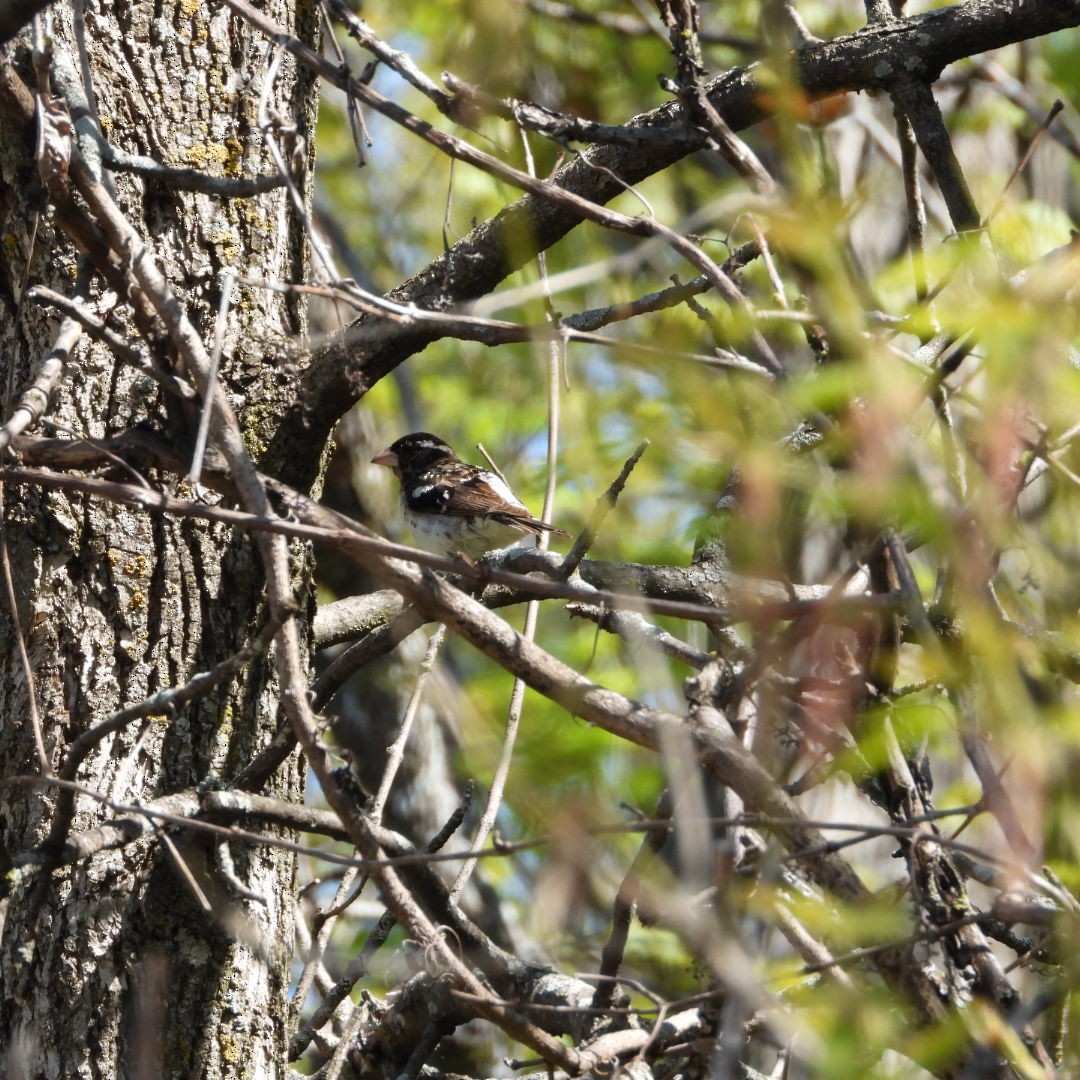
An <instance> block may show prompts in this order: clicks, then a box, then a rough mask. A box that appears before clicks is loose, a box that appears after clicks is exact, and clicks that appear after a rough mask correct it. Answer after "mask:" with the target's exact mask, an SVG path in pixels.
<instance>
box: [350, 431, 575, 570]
mask: <svg viewBox="0 0 1080 1080" xmlns="http://www.w3.org/2000/svg"><path fill="white" fill-rule="evenodd" d="M371 460H372V462H373V463H374V464H376V465H385V466H386V467H387V468H388V469H391V470H393V473H394V475H395V476H396V477H397V478H398V480H399V481H400V482H401V512H402V516H403V517H404V519H405V524H406V525H408V526H409V528H410V529H411V530H412V532H413V535H414V536H415V537H416V542H417V543H418V544H419V545H420V547H422V548H424V549H425V550H427V551H433V552H435V553H436V554H438V555H453V554H456V553H458V552H460V553H461V554H463V555H467V556H469V557H470V558H478V557H479V556H481V555H484V554H486V553H487V552H489V551H495V550H496V549H497V548H501V547H507V546H508V545H510V544H512V543H513V542H514V541H515V540H519V539H520V538H521V534H522V533H533V534H534V535H536V536H539V535H540V534H541V533H553V534H554V535H556V536H569V535H570V534H569V533H567V532H563V530H562V529H557V528H555V526H554V525H548V524H547V522H545V521H539V520H537V519H536V518H534V517H533V516H532V515H531V514H530V513H529V511H528V510H527V509H526V508H525V506H524V505H523V504H522V502H521V500H520V499H519V498H518V497H517V496H516V495H515V494H514V493H513V492H512V491H511V490H510V488H509V487H508V486H507V484H506V483H505V482H504V481H503V480H502V479H501V478H500V477H498V476H497V475H496V474H495V473H493V472H489V471H488V470H487V469H481V468H478V467H477V466H476V465H467V464H466V463H465V462H464V461H462V460H461V459H460V458H459V457H458V456H457V454H455V453H454V451H453V450H451V449H450V447H449V446H448V445H447V444H446V443H444V442H443V441H442V439H440V438H439V437H438V436H436V435H431V434H429V433H428V432H426V431H416V432H413V434H412V435H403V436H402V437H401V438H400V439H398V440H397V442H395V443H391V444H390V445H389V446H388V447H387V448H386V449H385V450H383V451H382V452H380V453H378V454H376V455H375V456H374V457H373V458H372V459H371Z"/></svg>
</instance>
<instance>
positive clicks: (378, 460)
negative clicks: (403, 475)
mask: <svg viewBox="0 0 1080 1080" xmlns="http://www.w3.org/2000/svg"><path fill="white" fill-rule="evenodd" d="M371 464H372V465H385V466H386V467H387V468H388V469H396V468H397V465H398V457H397V454H395V453H394V451H393V450H391V449H390V448H389V447H387V449H385V450H380V451H379V452H378V453H377V454H376V455H375V456H374V457H373V458H372V459H371Z"/></svg>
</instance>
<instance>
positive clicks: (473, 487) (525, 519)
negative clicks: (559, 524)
mask: <svg viewBox="0 0 1080 1080" xmlns="http://www.w3.org/2000/svg"><path fill="white" fill-rule="evenodd" d="M466 469H468V470H469V471H470V472H471V473H472V475H470V476H464V475H462V474H463V473H464V471H465V470H466ZM473 469H474V467H473V466H462V467H461V468H460V469H459V470H458V479H457V482H456V483H453V484H443V483H430V484H429V483H425V482H424V478H423V477H420V478H418V481H417V482H416V483H415V484H410V485H408V495H407V502H408V507H409V509H410V510H414V511H417V512H419V513H429V514H449V515H452V516H455V517H478V516H483V517H488V518H491V520H492V521H497V522H499V523H500V524H501V525H508V526H510V527H511V528H514V529H520V530H521V531H522V532H531V533H536V534H539V533H542V532H550V533H555V534H557V535H559V536H569V535H570V534H569V533H565V532H563V530H562V529H557V528H556V527H555V526H554V525H548V524H546V523H545V522H543V521H539V520H537V519H536V518H534V517H533V516H532V515H531V514H530V513H529V511H528V510H527V509H526V507H524V506H523V505H522V504H521V503H520V502H518V500H517V498H516V497H515V496H514V493H513V492H512V491H511V490H510V489H509V488H508V487H507V486H506V485H505V484H504V483H503V482H502V481H501V480H500V479H499V478H498V477H492V479H491V480H490V481H489V480H488V479H487V478H486V477H485V475H483V474H482V472H481V470H480V469H475V472H474V471H473Z"/></svg>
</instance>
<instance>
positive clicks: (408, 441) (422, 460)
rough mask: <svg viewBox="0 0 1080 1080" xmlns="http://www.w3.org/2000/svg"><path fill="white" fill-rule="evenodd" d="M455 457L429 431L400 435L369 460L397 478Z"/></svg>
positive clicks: (444, 444) (448, 448) (446, 445)
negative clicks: (391, 470) (384, 467)
mask: <svg viewBox="0 0 1080 1080" xmlns="http://www.w3.org/2000/svg"><path fill="white" fill-rule="evenodd" d="M455 457H456V455H455V454H454V451H453V450H452V449H451V448H450V446H449V444H448V443H445V442H443V440H442V439H440V438H439V436H438V435H432V434H431V432H430V431H414V432H413V433H412V434H411V435H402V436H401V438H400V439H398V440H397V441H396V442H392V443H391V444H390V445H389V446H388V447H387V448H386V449H385V450H383V451H382V452H381V453H378V454H376V455H375V456H374V457H373V458H372V459H371V460H372V462H373V463H374V464H376V465H385V466H386V467H387V468H389V469H393V470H394V472H396V473H397V474H398V475H399V476H400V475H401V474H402V473H410V472H421V471H423V470H424V469H429V468H431V466H432V465H434V464H436V463H437V462H440V461H446V460H447V459H448V458H449V459H454V458H455Z"/></svg>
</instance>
